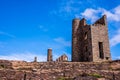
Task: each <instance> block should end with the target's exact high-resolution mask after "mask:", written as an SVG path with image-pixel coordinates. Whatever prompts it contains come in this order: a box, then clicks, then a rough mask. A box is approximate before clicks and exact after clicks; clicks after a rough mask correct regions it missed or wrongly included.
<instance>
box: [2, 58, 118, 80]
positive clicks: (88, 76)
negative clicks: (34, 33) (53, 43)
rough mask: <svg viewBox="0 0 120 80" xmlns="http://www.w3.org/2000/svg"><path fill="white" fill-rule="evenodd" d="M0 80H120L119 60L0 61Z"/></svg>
mask: <svg viewBox="0 0 120 80" xmlns="http://www.w3.org/2000/svg"><path fill="white" fill-rule="evenodd" d="M0 80H120V60H116V61H109V62H102V63H101V62H97V63H93V62H25V61H7V60H0Z"/></svg>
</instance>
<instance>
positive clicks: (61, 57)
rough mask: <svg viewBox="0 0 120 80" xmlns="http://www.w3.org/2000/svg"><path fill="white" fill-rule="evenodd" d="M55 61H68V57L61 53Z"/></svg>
mask: <svg viewBox="0 0 120 80" xmlns="http://www.w3.org/2000/svg"><path fill="white" fill-rule="evenodd" d="M56 61H57V62H66V61H68V57H67V56H66V55H65V54H63V55H62V56H60V57H59V58H57V59H56Z"/></svg>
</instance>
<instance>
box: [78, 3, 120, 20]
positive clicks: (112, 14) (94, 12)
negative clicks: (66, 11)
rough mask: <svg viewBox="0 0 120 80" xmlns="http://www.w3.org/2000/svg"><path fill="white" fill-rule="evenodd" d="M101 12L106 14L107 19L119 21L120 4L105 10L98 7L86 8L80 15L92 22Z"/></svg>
mask: <svg viewBox="0 0 120 80" xmlns="http://www.w3.org/2000/svg"><path fill="white" fill-rule="evenodd" d="M103 14H106V15H107V18H108V20H109V21H116V22H118V21H120V5H119V6H117V7H115V8H113V9H112V10H106V9H104V8H98V9H93V8H87V9H86V10H85V11H84V12H82V13H81V14H80V15H81V16H83V17H85V18H87V19H89V20H91V22H94V21H95V20H96V19H98V17H99V16H101V15H103ZM78 15H79V14H78ZM78 15H77V16H78Z"/></svg>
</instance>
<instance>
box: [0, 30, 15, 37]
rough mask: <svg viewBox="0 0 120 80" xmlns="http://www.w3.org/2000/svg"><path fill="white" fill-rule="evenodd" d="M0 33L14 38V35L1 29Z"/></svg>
mask: <svg viewBox="0 0 120 80" xmlns="http://www.w3.org/2000/svg"><path fill="white" fill-rule="evenodd" d="M0 35H4V36H8V37H11V38H15V36H14V35H12V34H10V33H7V32H3V31H0Z"/></svg>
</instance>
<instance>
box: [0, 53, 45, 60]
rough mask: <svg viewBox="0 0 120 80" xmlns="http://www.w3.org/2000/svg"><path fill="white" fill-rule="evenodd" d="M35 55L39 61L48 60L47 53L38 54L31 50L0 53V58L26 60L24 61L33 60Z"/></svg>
mask: <svg viewBox="0 0 120 80" xmlns="http://www.w3.org/2000/svg"><path fill="white" fill-rule="evenodd" d="M34 57H37V59H38V61H46V60H47V56H46V55H38V54H34V53H30V52H24V53H12V54H9V55H0V59H5V60H24V61H29V62H30V61H33V60H34Z"/></svg>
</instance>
